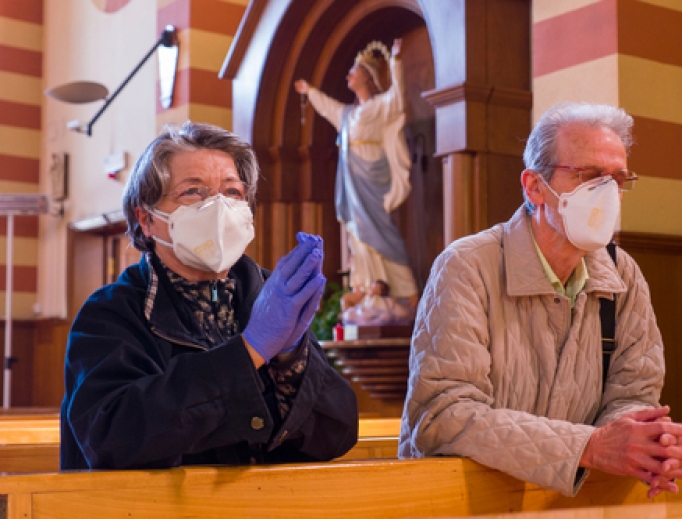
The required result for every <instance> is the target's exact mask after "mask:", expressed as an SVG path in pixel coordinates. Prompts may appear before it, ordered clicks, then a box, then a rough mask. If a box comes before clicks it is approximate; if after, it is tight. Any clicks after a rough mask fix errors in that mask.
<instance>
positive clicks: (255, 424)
mask: <svg viewBox="0 0 682 519" xmlns="http://www.w3.org/2000/svg"><path fill="white" fill-rule="evenodd" d="M264 426H265V422H264V421H263V419H262V418H261V417H260V416H254V417H253V418H251V428H252V429H253V430H254V431H260V430H261V429H262V428H263V427H264Z"/></svg>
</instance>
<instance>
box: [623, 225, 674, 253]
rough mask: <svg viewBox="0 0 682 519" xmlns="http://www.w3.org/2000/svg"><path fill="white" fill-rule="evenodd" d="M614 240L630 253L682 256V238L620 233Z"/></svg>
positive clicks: (645, 233)
mask: <svg viewBox="0 0 682 519" xmlns="http://www.w3.org/2000/svg"><path fill="white" fill-rule="evenodd" d="M614 238H615V240H616V243H617V244H618V245H619V246H620V247H622V248H623V249H625V250H626V251H628V252H639V253H658V254H666V255H672V256H677V255H682V236H677V235H672V234H657V233H647V232H627V231H620V232H617V233H616V234H615V236H614Z"/></svg>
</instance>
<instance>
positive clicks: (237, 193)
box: [163, 180, 247, 205]
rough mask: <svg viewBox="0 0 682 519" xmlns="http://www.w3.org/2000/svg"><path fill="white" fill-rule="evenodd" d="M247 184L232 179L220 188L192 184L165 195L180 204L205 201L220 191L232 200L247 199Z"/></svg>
mask: <svg viewBox="0 0 682 519" xmlns="http://www.w3.org/2000/svg"><path fill="white" fill-rule="evenodd" d="M246 191H247V190H246V184H245V183H244V182H242V181H241V180H230V181H228V182H224V183H223V184H221V186H220V189H215V188H212V187H208V186H205V185H203V184H192V185H187V186H183V187H182V188H181V189H176V190H175V191H171V192H170V193H167V194H165V195H163V196H164V197H169V198H170V199H171V200H172V201H173V202H175V203H178V204H180V205H192V204H196V203H197V202H203V201H204V200H206V199H207V198H208V197H209V196H211V194H212V193H220V194H221V195H223V196H224V197H226V198H231V199H232V200H246Z"/></svg>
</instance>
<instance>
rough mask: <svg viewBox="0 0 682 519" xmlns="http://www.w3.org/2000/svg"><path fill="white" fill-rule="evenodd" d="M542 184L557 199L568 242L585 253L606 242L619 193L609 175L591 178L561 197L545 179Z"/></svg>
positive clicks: (608, 238)
mask: <svg viewBox="0 0 682 519" xmlns="http://www.w3.org/2000/svg"><path fill="white" fill-rule="evenodd" d="M540 178H542V177H540ZM543 182H545V181H544V179H543ZM545 185H546V186H547V187H548V188H549V190H550V191H551V192H552V194H554V196H556V197H557V199H558V200H559V205H558V211H559V214H560V215H561V218H562V219H563V222H564V230H565V231H566V237H567V238H568V241H570V242H571V243H572V244H573V245H575V246H576V247H577V248H578V249H580V250H584V251H587V252H591V251H595V250H597V249H599V248H601V247H605V246H606V244H607V243H609V241H610V240H611V238H612V236H613V232H614V231H615V230H616V223H617V221H618V214H619V213H620V196H619V194H618V184H617V183H616V181H615V180H613V179H612V178H611V177H610V176H605V177H600V178H595V179H594V180H591V181H589V182H585V183H583V184H580V185H579V186H578V187H576V188H575V189H574V190H573V191H571V192H570V193H562V194H561V196H559V195H557V194H556V192H555V191H554V190H553V189H552V188H551V187H550V185H549V184H548V183H547V182H545Z"/></svg>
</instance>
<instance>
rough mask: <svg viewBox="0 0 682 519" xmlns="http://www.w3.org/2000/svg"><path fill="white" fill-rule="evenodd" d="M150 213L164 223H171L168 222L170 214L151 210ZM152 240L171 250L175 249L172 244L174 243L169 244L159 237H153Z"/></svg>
mask: <svg viewBox="0 0 682 519" xmlns="http://www.w3.org/2000/svg"><path fill="white" fill-rule="evenodd" d="M149 213H150V214H152V215H154V216H156V217H157V218H158V219H159V220H161V221H162V222H165V223H169V220H168V218H169V217H170V214H169V213H165V212H163V211H159V210H158V209H149ZM152 239H153V240H154V241H155V242H157V243H160V244H161V245H165V246H166V247H169V248H171V249H172V248H173V244H172V243H170V242H167V241H166V240H162V239H161V238H159V237H157V236H152Z"/></svg>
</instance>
